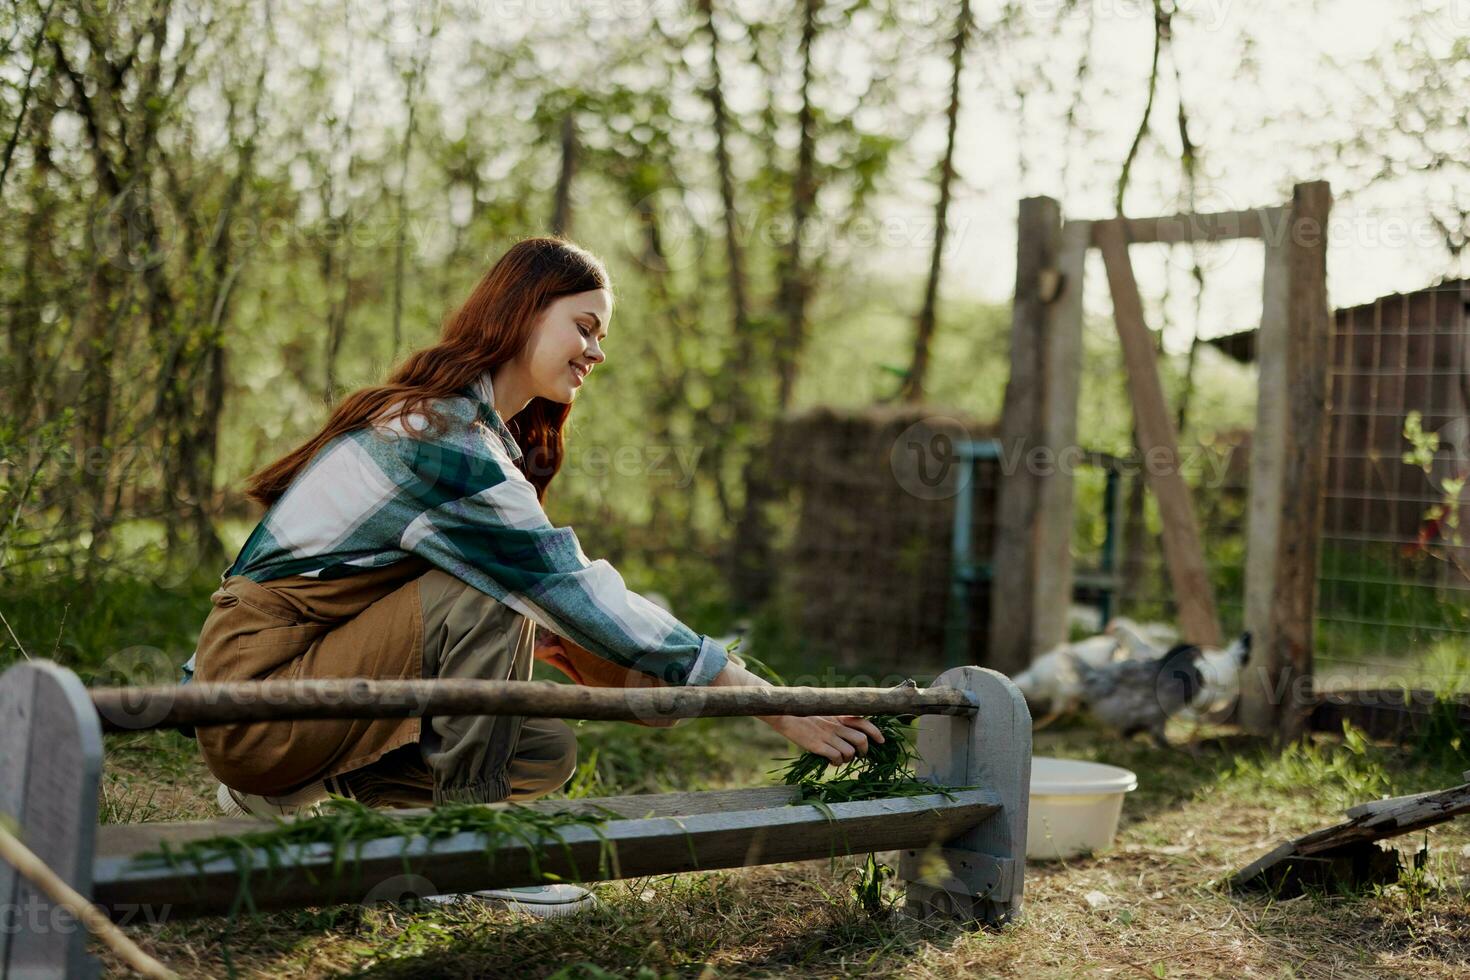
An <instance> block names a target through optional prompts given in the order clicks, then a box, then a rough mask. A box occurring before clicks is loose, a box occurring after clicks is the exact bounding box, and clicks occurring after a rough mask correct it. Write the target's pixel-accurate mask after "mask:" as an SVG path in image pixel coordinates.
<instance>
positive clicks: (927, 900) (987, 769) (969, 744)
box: [899, 667, 1031, 925]
mask: <svg viewBox="0 0 1470 980" xmlns="http://www.w3.org/2000/svg"><path fill="white" fill-rule="evenodd" d="M934 683H935V684H936V685H940V684H944V685H952V686H954V687H957V688H962V689H963V690H967V691H970V692H971V693H973V694H974V695H975V696H976V698H978V699H979V701H980V713H979V714H977V715H976V717H975V718H974V719H970V718H937V717H935V718H923V719H921V720H920V721H919V737H918V745H917V749H918V754H919V757H920V760H921V761H920V763H919V766H918V771H919V774H920V776H921V777H923V778H927V779H932V780H933V781H935V782H938V783H943V784H946V785H962V786H963V785H972V786H973V785H979V786H986V787H989V789H990V790H991V791H992V792H993V793H994V794H995V798H996V800H997V801H998V802H999V804H1000V809H999V811H998V812H996V813H995V814H994V816H992V817H991V818H990V819H988V820H984V821H982V822H979V823H977V824H975V825H973V826H972V827H971V828H970V829H968V830H966V831H965V832H964V833H962V834H960V835H959V836H957V837H956V838H954V839H953V840H951V841H949V842H948V843H947V844H946V845H945V849H946V850H947V851H948V852H950V854H951V855H965V854H967V855H972V856H977V857H983V858H987V859H989V860H990V861H991V862H993V863H995V864H998V865H999V867H1000V868H1002V869H1004V873H1002V874H999V875H997V876H995V877H992V878H990V879H989V880H987V881H985V883H984V884H985V885H987V886H989V887H985V888H983V889H982V888H980V887H977V886H978V884H979V882H977V881H976V879H975V878H973V877H968V876H967V875H965V874H964V872H963V870H962V869H959V868H956V867H955V866H954V865H955V862H954V861H953V860H950V859H949V856H948V855H947V856H946V858H945V859H946V861H947V862H948V863H949V865H950V868H949V870H950V875H951V877H950V878H949V879H948V880H945V881H944V882H943V883H942V884H939V885H936V884H934V883H933V879H932V877H931V872H930V870H929V868H928V865H929V863H930V860H929V858H930V856H929V855H926V854H925V853H923V852H922V851H921V850H919V849H913V850H909V851H907V852H906V853H905V854H904V855H903V857H902V859H901V861H900V864H899V876H900V877H901V878H903V879H904V880H905V881H908V882H909V887H908V899H907V907H908V909H909V910H910V912H911V913H913V914H917V915H921V916H923V915H928V914H930V913H932V912H934V911H945V912H948V913H950V914H956V913H957V914H959V915H960V916H961V917H962V918H966V919H976V920H980V921H984V922H987V923H989V924H992V925H1000V924H1003V923H1005V922H1008V921H1011V920H1012V919H1014V918H1016V917H1017V916H1019V915H1020V913H1021V901H1022V895H1023V886H1024V879H1025V873H1026V827H1027V817H1028V812H1029V806H1030V801H1031V713H1030V711H1029V710H1027V708H1026V699H1025V698H1023V697H1022V696H1021V692H1020V691H1019V690H1017V688H1016V686H1015V685H1014V684H1013V683H1011V682H1010V680H1008V679H1007V678H1006V677H1004V676H1003V675H1001V674H999V673H997V672H996V671H993V670H986V669H983V668H980V667H956V668H954V669H952V670H947V671H945V672H944V673H943V674H940V675H939V677H938V678H937V679H936V680H935V682H934ZM951 780H954V781H955V782H951ZM967 884H968V888H966V887H960V888H957V887H956V886H957V885H959V886H965V885H967Z"/></svg>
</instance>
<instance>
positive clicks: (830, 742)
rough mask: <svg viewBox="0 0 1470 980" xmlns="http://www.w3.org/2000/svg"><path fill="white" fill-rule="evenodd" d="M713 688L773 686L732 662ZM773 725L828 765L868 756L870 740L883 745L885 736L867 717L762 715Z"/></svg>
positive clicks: (762, 717) (761, 717) (711, 684)
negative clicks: (858, 755) (863, 755)
mask: <svg viewBox="0 0 1470 980" xmlns="http://www.w3.org/2000/svg"><path fill="white" fill-rule="evenodd" d="M710 686H711V687H769V686H770V683H769V682H768V681H766V680H764V679H763V678H761V677H759V676H757V675H755V674H752V673H751V672H750V671H748V670H746V669H745V668H744V667H742V666H740V665H739V664H737V663H735V662H734V661H733V660H732V661H730V662H729V663H727V664H726V665H725V669H724V670H722V671H720V673H719V674H717V675H716V676H715V679H714V680H712V681H710ZM759 717H760V720H761V721H763V722H765V723H766V724H767V725H770V726H771V727H772V728H774V729H775V730H776V731H778V732H780V733H781V734H782V735H784V736H786V738H788V739H790V740H791V741H792V742H794V743H795V744H796V745H797V746H799V747H800V748H803V749H805V750H807V751H808V752H815V753H817V754H818V755H820V756H822V757H823V758H825V759H826V760H827V761H828V762H831V763H834V764H838V763H843V762H850V761H851V760H852V758H853V756H854V755H856V754H858V753H864V754H866V753H867V751H868V739H870V738H871V739H873V740H874V741H876V742H878V743H880V744H881V743H882V742H883V733H882V732H880V731H878V727H877V726H876V725H874V724H873V723H872V722H871V721H869V720H868V719H866V718H860V717H858V716H857V715H813V716H811V717H800V716H797V715H761V716H759Z"/></svg>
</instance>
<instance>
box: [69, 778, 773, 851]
mask: <svg viewBox="0 0 1470 980" xmlns="http://www.w3.org/2000/svg"><path fill="white" fill-rule="evenodd" d="M796 794H797V790H796V789H795V788H794V787H791V786H758V787H755V788H752V789H726V790H708V791H703V792H686V793H650V794H647V795H634V796H603V797H594V798H590V799H582V800H553V799H540V800H529V801H527V802H525V803H514V804H512V803H490V804H487V805H488V806H492V807H509V806H517V807H523V808H525V809H528V810H535V811H538V812H540V813H556V812H558V811H570V812H572V813H598V812H605V811H611V812H612V813H615V814H617V815H618V816H620V817H623V818H625V819H634V818H639V817H678V816H694V815H696V814H702V813H724V812H726V811H731V810H760V809H765V808H769V807H775V806H789V805H790V804H791V801H792V800H794V799H795V798H796ZM394 812H395V813H396V814H398V815H400V816H411V815H415V814H423V813H427V812H428V811H427V810H423V809H416V808H415V809H403V810H397V811H394ZM263 825H264V823H263V821H261V820H258V819H255V818H251V817H244V818H238V819H236V818H230V819H220V820H181V821H170V822H167V823H133V824H108V825H106V826H104V827H101V828H99V830H98V833H97V856H98V858H103V857H108V858H118V857H126V856H128V855H130V854H136V853H139V852H141V851H151V850H156V849H157V848H158V847H159V845H160V844H162V843H165V842H166V843H169V844H172V845H175V846H177V845H179V844H185V843H188V842H189V841H194V840H203V839H205V838H207V837H218V836H220V835H222V834H244V833H250V832H251V831H256V830H260V829H261V827H262V826H263Z"/></svg>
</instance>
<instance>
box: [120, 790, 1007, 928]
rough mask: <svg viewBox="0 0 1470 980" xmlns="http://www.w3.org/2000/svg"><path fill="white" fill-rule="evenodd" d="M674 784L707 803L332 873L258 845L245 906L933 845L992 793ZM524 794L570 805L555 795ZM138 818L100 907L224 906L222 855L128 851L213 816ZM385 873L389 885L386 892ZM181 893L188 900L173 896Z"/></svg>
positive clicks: (303, 855) (412, 844)
mask: <svg viewBox="0 0 1470 980" xmlns="http://www.w3.org/2000/svg"><path fill="white" fill-rule="evenodd" d="M742 794H749V795H748V796H744V797H742ZM673 795H674V796H676V797H681V798H682V799H681V800H680V802H681V803H683V804H684V805H685V807H686V808H689V807H693V808H695V809H700V810H703V811H705V812H699V813H694V814H689V813H687V812H686V813H682V814H681V813H678V812H677V810H675V812H674V813H672V814H670V815H667V816H651V817H645V818H641V819H628V820H609V821H608V822H607V823H605V824H603V825H601V826H600V827H597V828H592V827H580V826H578V827H570V828H567V829H564V830H562V831H561V832H560V833H559V834H558V835H557V836H555V837H546V838H544V839H542V840H541V841H539V842H537V843H535V844H530V845H528V844H527V843H526V842H524V841H514V842H504V843H499V844H497V845H495V846H493V847H490V848H489V849H487V848H486V840H485V838H484V837H483V836H482V835H480V834H477V833H460V834H455V835H454V836H452V837H447V838H444V839H443V840H439V841H435V842H433V843H432V844H431V843H430V842H428V841H425V840H424V839H422V838H413V837H410V838H407V839H405V838H403V837H385V838H383V839H381V840H375V841H370V842H368V843H366V844H364V845H363V846H362V847H361V848H359V847H357V845H355V844H352V845H348V846H347V848H346V851H345V861H344V864H343V868H342V870H341V872H340V873H333V861H334V854H333V848H332V845H330V844H311V845H306V846H301V847H294V848H289V849H287V850H286V852H285V853H284V854H283V855H282V856H281V857H282V860H281V863H280V866H279V867H278V868H274V869H273V868H272V867H271V866H270V862H269V860H268V856H267V855H265V854H263V853H258V854H256V855H255V856H254V857H253V858H252V860H251V864H250V871H249V873H248V875H246V884H247V885H248V888H249V892H250V896H251V899H252V901H253V903H254V905H255V907H256V908H258V909H261V910H266V909H281V908H299V907H302V906H318V905H333V904H342V903H344V902H361V901H364V900H371V899H373V898H379V899H400V898H402V897H404V896H405V895H406V894H413V895H414V896H416V897H420V898H421V897H424V896H425V895H438V894H446V893H458V892H465V891H471V890H474V889H480V888H513V887H517V886H520V885H533V884H540V883H542V882H543V881H544V880H545V878H544V877H542V875H544V874H545V873H548V872H549V873H551V874H555V875H557V876H558V877H559V878H561V879H563V880H568V881H591V880H607V879H614V878H637V877H641V876H644V875H655V874H672V873H675V872H683V871H709V870H712V869H715V868H732V867H740V866H750V865H757V864H776V863H779V862H782V861H803V860H808V859H812V858H827V857H831V856H836V855H842V854H863V853H866V852H868V851H873V850H894V849H905V848H913V849H923V848H927V847H930V846H935V847H938V846H940V845H942V844H943V843H944V842H945V841H947V840H949V839H950V838H952V837H954V836H955V835H957V834H959V833H962V832H963V831H966V830H969V829H970V828H972V827H974V826H975V825H976V824H978V823H980V822H981V820H983V819H984V818H986V817H988V816H990V815H991V814H993V813H995V812H996V811H997V810H999V809H1000V806H1001V804H1000V800H999V798H998V797H997V796H996V795H995V794H994V793H993V792H991V791H989V790H967V791H961V792H957V793H954V794H953V797H952V798H947V797H945V796H942V795H939V794H934V795H930V796H914V797H905V798H894V799H883V800H869V801H864V802H860V803H834V804H831V805H830V806H829V807H827V808H825V809H823V808H818V807H815V806H788V805H786V804H787V803H788V802H789V794H786V793H782V794H780V796H783V797H786V799H782V800H780V802H774V801H773V799H772V794H770V793H767V792H766V791H764V790H759V789H757V790H753V791H741V792H737V793H723V794H718V796H719V798H720V802H721V804H722V808H721V809H717V810H711V809H710V808H708V807H699V806H698V805H697V804H698V802H699V800H698V797H699V796H700V795H702V794H697V793H681V794H673ZM778 799H779V797H778ZM594 802H596V801H594ZM529 805H530V806H531V807H533V808H536V809H542V810H547V811H551V810H564V809H567V804H566V801H564V800H558V801H541V802H538V803H532V804H529ZM663 809H670V808H663ZM145 826H146V830H144V831H143V832H142V833H139V832H138V831H137V830H132V831H131V832H125V833H113V832H112V828H109V827H103V828H101V833H100V834H99V838H98V846H97V861H96V864H95V866H94V870H93V885H92V888H93V895H94V898H95V900H96V901H97V902H98V903H100V904H101V905H102V906H103V908H105V909H107V910H108V911H109V912H110V913H111V914H112V915H113V916H114V917H115V918H124V917H126V916H128V915H129V914H132V913H133V911H134V910H136V909H138V908H141V907H145V906H151V907H154V908H157V907H160V906H162V905H164V904H168V903H172V904H173V905H174V912H173V915H172V916H171V917H172V918H183V917H186V916H188V917H192V916H201V915H218V914H221V913H224V912H228V911H230V910H231V908H232V906H233V904H234V903H235V901H236V899H237V896H238V895H239V894H240V888H241V873H240V868H239V867H238V866H237V865H236V864H235V862H234V861H233V860H232V859H230V858H220V859H217V860H213V861H207V862H204V863H203V864H202V865H200V866H197V867H196V866H194V865H190V864H185V865H183V866H182V867H181V868H177V869H176V868H173V867H170V866H168V865H166V864H164V865H160V864H158V863H157V862H150V863H140V862H139V861H138V860H137V859H136V855H137V854H138V853H139V851H138V848H139V846H140V845H145V846H146V842H148V841H149V838H150V837H152V838H153V841H152V843H153V846H155V847H156V846H157V844H158V843H161V842H163V841H173V842H177V841H179V840H180V835H181V834H182V835H183V836H184V837H187V838H197V837H198V836H199V835H200V831H201V830H202V829H209V830H211V831H212V832H213V833H215V834H218V833H220V832H221V829H220V827H219V825H218V824H217V823H214V822H210V823H205V824H203V825H202V827H201V826H200V825H198V824H194V825H189V824H185V825H180V826H176V825H170V824H153V825H145ZM259 827H260V824H259V823H258V822H257V823H248V822H242V823H241V825H240V826H239V827H238V828H235V829H237V830H258V829H259ZM148 849H151V848H148ZM385 883H388V884H387V888H389V889H393V893H392V894H385V893H384V890H385ZM184 896H187V897H188V901H187V904H182V905H181V904H179V899H180V898H181V897H184Z"/></svg>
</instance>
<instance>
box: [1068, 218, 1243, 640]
mask: <svg viewBox="0 0 1470 980" xmlns="http://www.w3.org/2000/svg"><path fill="white" fill-rule="evenodd" d="M1093 241H1095V242H1097V244H1098V248H1099V249H1100V250H1101V251H1102V255H1103V264H1104V265H1105V266H1106V268H1107V273H1108V285H1109V287H1110V288H1111V290H1112V295H1113V319H1114V320H1115V321H1116V323H1117V327H1118V339H1119V341H1120V342H1121V344H1122V347H1123V363H1124V365H1125V366H1126V368H1127V371H1128V392H1129V395H1130V396H1131V398H1132V400H1133V417H1134V420H1135V423H1136V425H1137V427H1138V443H1139V446H1138V448H1139V450H1140V451H1141V452H1142V454H1143V462H1144V472H1145V473H1146V474H1147V477H1148V485H1149V488H1150V489H1151V490H1153V492H1154V498H1155V499H1156V500H1157V501H1158V505H1159V516H1160V519H1161V520H1162V522H1163V540H1164V560H1165V563H1166V564H1167V565H1168V569H1169V581H1170V583H1171V585H1172V586H1173V589H1174V599H1175V604H1176V605H1177V607H1178V610H1179V632H1180V636H1181V637H1182V638H1183V639H1185V640H1187V641H1189V642H1192V643H1201V644H1210V645H1212V646H1220V645H1221V637H1220V622H1219V618H1218V617H1217V616H1216V614H1215V596H1214V590H1213V588H1212V587H1211V585H1210V577H1209V574H1208V571H1207V570H1206V568H1205V561H1204V549H1203V548H1202V547H1201V545H1200V536H1199V525H1198V523H1197V522H1196V520H1195V516H1194V507H1193V505H1192V504H1191V503H1190V498H1189V487H1188V486H1187V485H1186V484H1185V482H1184V475H1183V474H1182V473H1181V472H1180V470H1179V448H1178V442H1177V437H1176V434H1175V432H1174V420H1173V419H1172V418H1171V417H1170V415H1169V409H1168V405H1167V404H1166V403H1165V401H1164V389H1163V386H1162V385H1161V384H1160V383H1159V372H1158V364H1157V363H1156V362H1155V358H1154V347H1153V339H1152V337H1151V335H1150V334H1149V330H1148V325H1147V324H1146V323H1145V322H1144V318H1143V301H1142V299H1141V298H1140V297H1139V294H1138V283H1137V281H1136V280H1135V279H1134V277H1133V265H1132V263H1131V262H1130V261H1129V259H1128V244H1129V242H1128V239H1127V237H1126V231H1125V227H1124V223H1123V220H1122V219H1118V218H1114V219H1111V220H1108V221H1099V222H1095V223H1094V224H1093Z"/></svg>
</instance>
